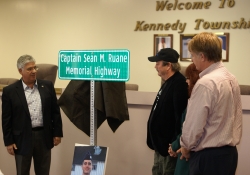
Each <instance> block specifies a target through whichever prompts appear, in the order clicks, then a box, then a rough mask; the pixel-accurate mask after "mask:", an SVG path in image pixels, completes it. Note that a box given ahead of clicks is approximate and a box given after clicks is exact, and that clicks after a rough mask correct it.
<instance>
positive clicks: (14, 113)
mask: <svg viewBox="0 0 250 175" xmlns="http://www.w3.org/2000/svg"><path fill="white" fill-rule="evenodd" d="M37 85H38V90H39V93H40V97H41V102H42V113H43V127H44V129H43V131H44V135H45V140H46V145H47V148H48V149H51V148H52V147H53V146H54V143H53V137H62V136H63V133H62V119H61V114H60V108H59V106H58V105H57V98H56V93H55V89H54V86H53V83H52V82H50V81H46V80H37ZM2 129H3V138H4V144H5V146H8V145H11V144H14V143H15V144H16V146H17V148H18V149H17V150H15V153H17V154H21V155H25V154H27V153H28V152H29V150H30V149H31V147H32V125H31V118H30V113H29V108H28V105H27V101H26V97H25V94H24V89H23V84H22V80H19V81H17V82H16V83H14V84H11V85H9V86H6V87H4V88H3V93H2Z"/></svg>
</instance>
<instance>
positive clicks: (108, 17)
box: [0, 0, 250, 92]
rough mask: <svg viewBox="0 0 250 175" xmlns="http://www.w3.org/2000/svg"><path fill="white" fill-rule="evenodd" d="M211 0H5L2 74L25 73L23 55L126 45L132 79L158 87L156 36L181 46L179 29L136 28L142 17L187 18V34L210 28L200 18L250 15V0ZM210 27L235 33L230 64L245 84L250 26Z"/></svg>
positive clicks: (51, 57) (50, 56)
mask: <svg viewBox="0 0 250 175" xmlns="http://www.w3.org/2000/svg"><path fill="white" fill-rule="evenodd" d="M210 1H211V2H212V4H211V6H210V7H209V9H206V10H205V9H202V10H171V11H167V10H164V11H156V1H152V0H150V1H149V0H147V1H145V0H139V1H134V0H123V1H122V0H119V1H118V0H105V1H104V0H95V1H91V0H84V1H83V0H70V1H68V0H60V1H59V0H52V1H51V0H43V1H35V0H11V1H9V0H1V1H0V21H1V24H0V53H1V65H0V75H1V76H0V77H13V78H19V77H20V76H19V74H18V72H17V70H16V67H15V65H16V60H17V58H18V57H19V56H20V55H22V54H31V55H33V56H34V57H35V58H36V60H37V63H52V64H58V52H59V50H86V49H118V48H125V49H129V50H130V54H131V58H130V60H131V72H130V80H129V83H137V84H139V90H140V91H151V92H155V91H157V90H158V88H159V85H160V78H159V77H158V76H157V74H156V71H155V69H154V63H150V62H148V61H147V57H148V56H152V55H153V35H154V34H173V35H174V39H173V46H174V48H175V49H176V50H177V51H179V48H180V46H179V38H180V37H179V35H180V34H179V33H178V31H179V30H169V31H134V29H135V26H136V21H145V23H175V22H176V21H177V20H178V19H179V20H180V22H182V23H184V22H185V23H187V26H186V29H185V31H184V32H183V34H190V33H198V32H201V31H204V30H203V28H202V27H200V30H195V29H194V28H195V26H196V23H195V20H196V19H197V18H203V19H204V20H205V21H210V22H216V21H230V22H233V21H239V20H240V18H245V20H246V21H248V20H250V18H249V8H248V7H249V6H250V1H248V0H241V1H239V0H234V1H235V2H236V4H235V6H234V7H233V8H229V7H227V5H225V7H224V8H223V9H220V8H218V7H219V5H220V3H221V1H220V0H210ZM174 2H175V1H174V0H169V2H168V3H174ZM178 2H179V3H181V2H186V1H184V0H179V1H178ZM189 2H193V1H192V0H189ZM196 2H197V1H196ZM204 2H205V1H204ZM225 2H226V3H225V4H227V2H228V1H227V0H226V1H225ZM207 31H213V32H229V33H230V53H229V63H225V65H226V67H227V68H228V69H229V70H230V71H231V72H232V73H233V74H235V75H236V76H237V78H238V80H239V82H240V84H250V79H249V78H246V75H249V74H250V69H249V67H248V65H249V55H250V51H249V45H250V40H249V39H248V38H249V36H250V29H230V30H228V29H226V30H222V29H221V30H210V29H209V30H207ZM181 64H182V65H188V64H189V62H181ZM149 81H150V83H148V82H149ZM67 84H68V80H59V79H57V81H56V84H55V87H58V88H59V87H66V85H67Z"/></svg>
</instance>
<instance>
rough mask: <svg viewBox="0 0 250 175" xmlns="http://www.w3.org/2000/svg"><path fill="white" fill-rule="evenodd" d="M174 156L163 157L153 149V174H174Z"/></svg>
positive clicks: (175, 159)
mask: <svg viewBox="0 0 250 175" xmlns="http://www.w3.org/2000/svg"><path fill="white" fill-rule="evenodd" d="M176 161H177V158H176V157H170V156H167V157H163V156H161V155H160V154H159V153H158V152H156V151H155V154H154V165H153V168H152V174H153V175H174V171H175V166H176Z"/></svg>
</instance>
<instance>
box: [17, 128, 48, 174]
mask: <svg viewBox="0 0 250 175" xmlns="http://www.w3.org/2000/svg"><path fill="white" fill-rule="evenodd" d="M32 157H33V161H34V169H35V174H36V175H49V170H50V162H51V150H50V149H48V148H47V146H46V144H45V141H44V134H43V130H38V131H32V150H30V153H29V154H28V155H18V154H16V155H15V159H16V169H17V175H29V174H30V166H31V161H32Z"/></svg>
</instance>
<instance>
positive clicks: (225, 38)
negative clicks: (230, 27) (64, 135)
mask: <svg viewBox="0 0 250 175" xmlns="http://www.w3.org/2000/svg"><path fill="white" fill-rule="evenodd" d="M215 34H216V35H217V36H218V37H219V39H221V43H222V61H223V62H228V61H229V33H215ZM195 35H196V34H181V35H180V60H181V61H192V60H191V55H190V52H189V51H188V42H189V41H190V40H191V39H192V38H193V37H194V36H195Z"/></svg>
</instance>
